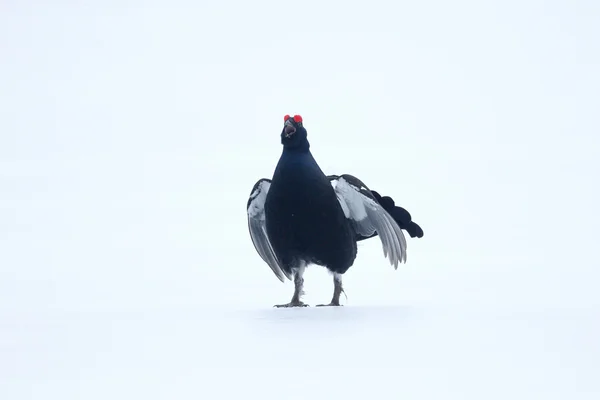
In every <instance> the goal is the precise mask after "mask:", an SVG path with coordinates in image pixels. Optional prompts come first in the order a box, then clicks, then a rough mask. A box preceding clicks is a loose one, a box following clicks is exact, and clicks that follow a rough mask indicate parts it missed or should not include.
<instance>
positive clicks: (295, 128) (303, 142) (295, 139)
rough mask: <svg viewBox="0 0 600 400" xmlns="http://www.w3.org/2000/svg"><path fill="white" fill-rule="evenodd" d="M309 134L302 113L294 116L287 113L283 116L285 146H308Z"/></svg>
mask: <svg viewBox="0 0 600 400" xmlns="http://www.w3.org/2000/svg"><path fill="white" fill-rule="evenodd" d="M307 135H308V134H307V132H306V129H305V128H304V125H303V124H302V117H301V116H300V115H294V116H293V117H290V116H289V115H286V116H285V117H283V130H282V131H281V144H282V145H283V146H284V147H285V148H289V149H292V148H308V140H307Z"/></svg>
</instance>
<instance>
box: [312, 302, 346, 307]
mask: <svg viewBox="0 0 600 400" xmlns="http://www.w3.org/2000/svg"><path fill="white" fill-rule="evenodd" d="M317 307H343V305H341V304H340V303H329V304H317Z"/></svg>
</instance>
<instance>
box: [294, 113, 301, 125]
mask: <svg viewBox="0 0 600 400" xmlns="http://www.w3.org/2000/svg"><path fill="white" fill-rule="evenodd" d="M294 121H296V123H298V124H299V123H300V122H302V117H301V116H299V115H294Z"/></svg>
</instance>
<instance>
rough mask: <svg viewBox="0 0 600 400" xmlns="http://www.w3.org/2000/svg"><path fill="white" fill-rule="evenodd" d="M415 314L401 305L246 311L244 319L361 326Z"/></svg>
mask: <svg viewBox="0 0 600 400" xmlns="http://www.w3.org/2000/svg"><path fill="white" fill-rule="evenodd" d="M416 314H417V309H416V308H414V307H410V306H404V305H388V306H341V307H315V306H311V307H296V308H275V307H274V308H269V309H259V310H252V311H248V314H247V317H248V318H250V319H252V320H253V321H256V322H259V323H260V322H265V323H269V324H272V323H281V324H287V323H299V322H300V323H301V322H303V321H304V322H312V323H315V322H316V323H328V324H329V323H352V324H355V323H364V322H368V321H369V322H370V321H373V320H378V321H396V322H399V321H406V320H407V319H410V318H412V317H414V316H415V315H416Z"/></svg>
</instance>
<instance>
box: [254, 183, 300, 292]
mask: <svg viewBox="0 0 600 400" xmlns="http://www.w3.org/2000/svg"><path fill="white" fill-rule="evenodd" d="M270 187H271V181H269V180H268V179H261V180H259V181H258V182H257V183H256V184H255V185H254V188H253V189H252V193H251V194H250V199H249V200H248V209H247V212H248V229H249V230H250V237H251V238H252V243H253V244H254V248H255V249H256V251H257V252H258V254H259V255H260V257H261V258H262V259H263V261H264V262H266V263H267V265H268V266H269V267H270V268H271V270H272V271H273V273H274V274H275V276H277V278H278V279H279V280H280V281H282V282H283V281H284V280H285V278H286V277H287V278H288V279H290V280H291V279H292V277H291V275H289V274H287V273H286V272H285V271H284V270H283V268H282V267H281V264H280V263H279V260H278V259H277V256H276V255H275V252H274V251H273V247H272V246H271V242H270V241H269V237H268V235H267V227H266V219H265V201H266V200H267V193H268V192H269V188H270Z"/></svg>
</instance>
